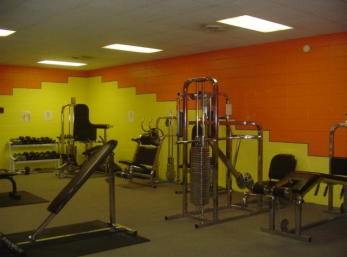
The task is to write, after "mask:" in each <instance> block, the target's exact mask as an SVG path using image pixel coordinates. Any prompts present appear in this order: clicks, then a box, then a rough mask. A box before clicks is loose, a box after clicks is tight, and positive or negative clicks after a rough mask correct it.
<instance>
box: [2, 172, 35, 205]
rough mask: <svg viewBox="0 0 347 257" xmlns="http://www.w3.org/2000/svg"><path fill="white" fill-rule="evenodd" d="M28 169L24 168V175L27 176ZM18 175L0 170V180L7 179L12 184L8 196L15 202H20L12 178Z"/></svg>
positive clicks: (15, 184)
mask: <svg viewBox="0 0 347 257" xmlns="http://www.w3.org/2000/svg"><path fill="white" fill-rule="evenodd" d="M29 171H30V169H29V168H27V167H26V168H25V173H24V174H25V175H29ZM15 175H18V174H17V173H14V172H10V171H8V170H6V169H0V179H8V180H9V181H11V183H12V192H9V193H8V194H9V196H10V197H11V198H13V199H15V200H20V199H21V196H20V195H18V194H17V183H16V181H15V180H14V179H13V176H15Z"/></svg>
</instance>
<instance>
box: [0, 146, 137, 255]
mask: <svg viewBox="0 0 347 257" xmlns="http://www.w3.org/2000/svg"><path fill="white" fill-rule="evenodd" d="M116 146H117V141H115V140H110V141H109V142H107V143H106V144H104V145H103V146H102V147H101V148H100V149H99V150H98V151H97V152H96V153H95V154H94V155H93V156H91V158H90V159H89V160H88V161H87V162H86V163H84V165H83V166H82V167H81V169H80V170H79V172H78V173H76V175H75V176H74V177H73V178H72V179H71V180H70V182H69V183H68V184H67V185H66V186H65V187H64V188H63V190H62V191H61V192H60V193H59V194H58V195H57V196H56V197H55V199H54V200H53V201H52V202H51V204H50V205H49V206H48V208H47V209H48V211H49V212H50V214H49V216H48V217H47V218H46V220H45V221H44V222H43V223H42V224H41V225H40V226H39V228H38V229H37V230H36V231H35V232H34V233H33V234H32V235H30V236H29V238H28V241H25V242H19V243H15V242H12V241H11V239H10V238H8V237H7V236H6V235H4V234H3V233H1V232H0V241H2V243H4V244H5V245H6V246H7V247H8V248H9V249H10V250H12V251H13V252H15V253H16V254H18V255H20V256H23V255H25V251H24V250H23V248H22V247H21V246H22V245H27V244H34V243H35V244H39V243H42V244H44V243H48V242H56V241H55V240H57V239H59V240H61V239H62V238H67V239H68V240H74V239H76V238H81V237H84V236H86V235H93V236H97V235H101V234H105V233H109V232H119V231H120V232H125V233H128V234H131V235H136V234H137V232H136V231H134V230H131V229H129V228H125V227H123V226H121V225H119V224H116V220H115V181H114V158H113V157H114V154H113V150H114V149H115V148H116ZM106 159H108V170H109V178H108V183H109V198H110V199H109V203H110V221H109V222H108V227H106V228H105V229H98V230H92V231H81V232H79V233H76V234H69V235H61V236H58V237H57V236H55V237H53V238H41V239H39V238H38V237H39V235H40V234H41V232H42V231H43V230H44V229H45V228H46V227H47V226H48V224H49V223H50V222H51V221H52V220H53V218H54V217H55V216H56V215H57V214H58V213H59V212H60V211H61V210H62V209H63V208H64V206H65V205H66V204H67V203H68V202H69V200H70V199H71V198H72V197H73V196H74V195H75V194H76V193H77V191H78V190H79V189H80V188H81V187H82V186H83V184H84V183H85V182H86V181H87V179H88V178H89V177H90V176H91V175H92V174H93V172H94V171H95V170H96V169H97V168H98V166H99V165H100V164H101V163H102V162H103V161H105V160H106Z"/></svg>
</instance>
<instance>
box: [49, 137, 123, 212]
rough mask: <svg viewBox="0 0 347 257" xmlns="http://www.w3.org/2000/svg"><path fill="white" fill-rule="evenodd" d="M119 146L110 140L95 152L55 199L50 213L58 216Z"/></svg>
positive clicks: (50, 207) (50, 206)
mask: <svg viewBox="0 0 347 257" xmlns="http://www.w3.org/2000/svg"><path fill="white" fill-rule="evenodd" d="M117 144H118V142H117V141H115V140H110V141H108V142H107V143H106V144H104V145H103V146H102V147H101V148H100V149H99V150H98V151H97V152H95V154H93V155H92V156H91V158H90V159H89V160H88V161H87V162H86V163H85V164H84V165H83V166H82V167H81V169H80V170H79V171H78V173H77V174H76V175H75V176H74V177H73V178H72V179H71V180H70V182H69V183H68V184H67V185H66V186H65V187H64V188H63V190H62V191H60V193H59V194H58V195H57V196H56V197H55V198H54V200H53V201H52V202H51V204H50V205H49V206H48V208H47V209H48V211H50V212H52V213H56V214H57V213H59V212H60V211H61V209H63V207H64V206H65V205H66V204H67V203H68V202H69V200H70V199H71V198H72V197H73V196H74V195H75V193H76V192H77V191H78V190H79V189H80V188H81V187H82V185H83V184H84V183H85V182H86V181H87V179H88V178H89V177H90V176H91V175H92V174H93V172H94V171H95V170H96V169H97V168H98V167H99V166H100V164H101V163H102V162H103V161H104V160H105V159H106V158H107V157H108V156H109V155H110V154H111V152H112V151H113V150H114V149H115V148H116V146H117Z"/></svg>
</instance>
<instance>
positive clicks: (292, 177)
mask: <svg viewBox="0 0 347 257" xmlns="http://www.w3.org/2000/svg"><path fill="white" fill-rule="evenodd" d="M321 178H322V176H321V174H319V173H314V172H302V171H295V172H290V173H288V174H287V175H286V176H284V177H283V178H282V179H280V180H279V181H278V182H277V183H276V184H275V188H276V187H282V188H283V187H285V188H290V189H291V192H292V194H297V195H300V196H303V195H305V194H306V193H307V192H308V191H309V190H310V189H311V188H312V187H314V186H315V185H316V184H317V183H319V182H320V179H321Z"/></svg>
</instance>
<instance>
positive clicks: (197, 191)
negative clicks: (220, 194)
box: [190, 146, 211, 207]
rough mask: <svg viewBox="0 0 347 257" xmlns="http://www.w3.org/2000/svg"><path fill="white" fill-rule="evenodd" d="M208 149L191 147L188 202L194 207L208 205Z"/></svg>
mask: <svg viewBox="0 0 347 257" xmlns="http://www.w3.org/2000/svg"><path fill="white" fill-rule="evenodd" d="M210 170H211V167H210V149H209V148H208V147H195V146H194V147H192V148H191V159H190V202H191V203H193V204H194V205H195V206H200V207H201V206H205V205H206V204H208V203H209V188H210V182H211V176H210Z"/></svg>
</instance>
